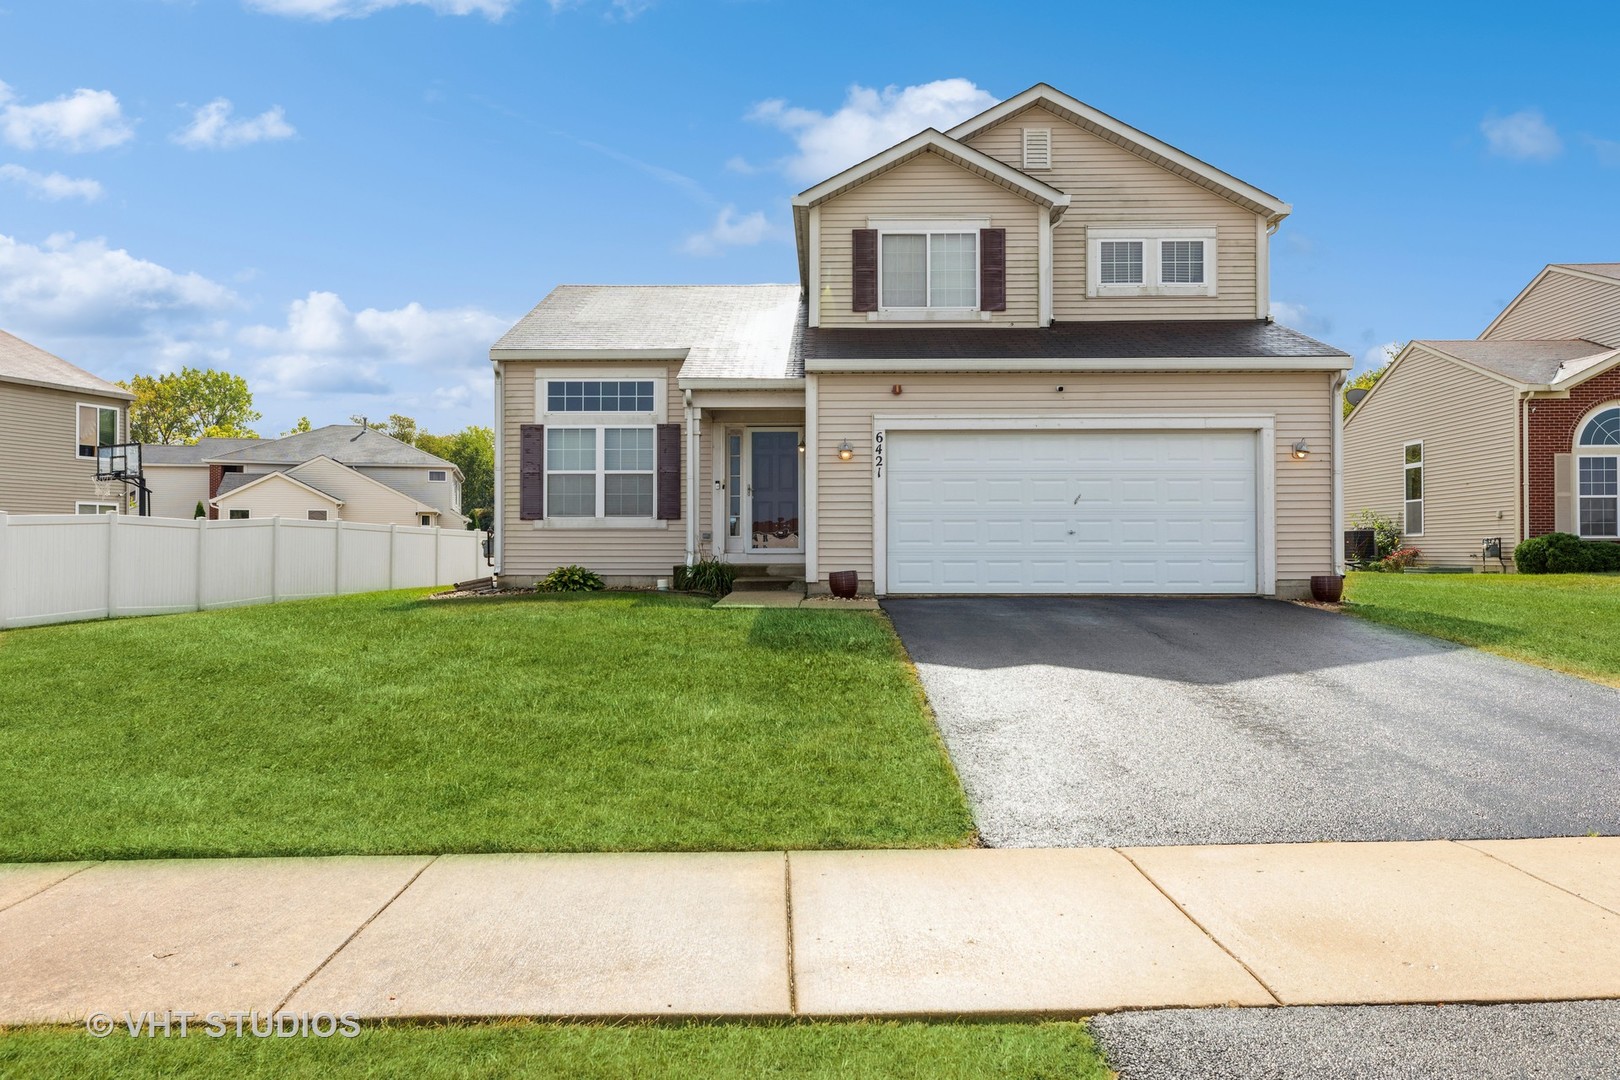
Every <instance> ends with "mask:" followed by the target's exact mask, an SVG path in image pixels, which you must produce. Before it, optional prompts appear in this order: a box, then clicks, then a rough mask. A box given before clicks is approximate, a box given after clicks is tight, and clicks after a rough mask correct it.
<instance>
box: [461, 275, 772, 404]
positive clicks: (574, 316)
mask: <svg viewBox="0 0 1620 1080" xmlns="http://www.w3.org/2000/svg"><path fill="white" fill-rule="evenodd" d="M800 307H801V305H800V303H799V287H798V286H797V285H559V286H558V287H557V288H555V289H553V290H552V291H551V293H550V294H549V295H547V296H546V298H545V299H544V300H542V301H540V303H538V304H536V305H535V307H534V310H532V311H530V312H529V313H528V314H527V315H525V316H523V318H522V319H520V320H518V323H517V325H515V326H513V327H512V328H511V329H510V330H508V331H507V332H506V333H505V334H504V335H502V336H501V339H500V340H499V341H497V342H496V343H495V345H494V347H493V348H491V349H490V350H489V357H490V359H491V360H591V359H610V360H637V359H640V360H681V361H684V362H683V363H682V365H681V371H680V378H681V381H682V383H683V384H685V383H686V382H687V380H689V379H697V380H703V379H761V380H775V379H798V378H801V377H802V376H803V375H804V368H803V367H802V366H800V365H799V364H798V362H797V361H798V355H797V350H796V349H795V348H794V335H795V332H796V328H797V326H798V322H799V311H800Z"/></svg>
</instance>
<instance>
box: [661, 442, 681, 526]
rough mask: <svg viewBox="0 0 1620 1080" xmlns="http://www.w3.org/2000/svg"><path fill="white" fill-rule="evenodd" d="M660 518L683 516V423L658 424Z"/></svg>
mask: <svg viewBox="0 0 1620 1080" xmlns="http://www.w3.org/2000/svg"><path fill="white" fill-rule="evenodd" d="M657 484H658V494H657V501H658V520H659V521H678V520H680V516H681V425H679V424H659V425H658V480H657Z"/></svg>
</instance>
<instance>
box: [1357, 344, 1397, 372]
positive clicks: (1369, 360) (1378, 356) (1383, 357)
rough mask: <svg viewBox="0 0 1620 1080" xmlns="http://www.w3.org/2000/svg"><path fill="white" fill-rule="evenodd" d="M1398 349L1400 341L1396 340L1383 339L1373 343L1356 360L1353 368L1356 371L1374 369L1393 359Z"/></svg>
mask: <svg viewBox="0 0 1620 1080" xmlns="http://www.w3.org/2000/svg"><path fill="white" fill-rule="evenodd" d="M1400 351H1401V343H1400V342H1398V341H1385V342H1382V343H1381V344H1378V345H1374V346H1373V347H1372V348H1370V349H1368V350H1367V351H1366V352H1363V353H1362V354H1361V357H1360V358H1359V359H1358V360H1357V361H1356V367H1355V370H1356V371H1358V372H1361V371H1376V370H1377V369H1378V368H1381V367H1383V366H1384V365H1385V364H1387V363H1389V362H1390V361H1391V360H1393V359H1395V356H1396V354H1397V353H1399V352H1400Z"/></svg>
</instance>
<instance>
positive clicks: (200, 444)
mask: <svg viewBox="0 0 1620 1080" xmlns="http://www.w3.org/2000/svg"><path fill="white" fill-rule="evenodd" d="M258 441H259V440H258V439H198V440H197V441H196V442H194V443H191V444H190V445H169V444H164V443H148V444H146V445H144V446H142V447H141V464H142V465H143V466H145V465H198V466H202V465H206V464H208V459H209V458H211V457H213V456H214V455H216V454H223V453H226V452H228V451H231V450H236V449H239V448H241V447H243V446H247V445H249V444H251V443H256V442H258Z"/></svg>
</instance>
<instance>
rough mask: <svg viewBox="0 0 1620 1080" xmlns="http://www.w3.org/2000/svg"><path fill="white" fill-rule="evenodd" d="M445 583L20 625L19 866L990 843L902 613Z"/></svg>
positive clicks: (3, 682)
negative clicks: (928, 698) (966, 794)
mask: <svg viewBox="0 0 1620 1080" xmlns="http://www.w3.org/2000/svg"><path fill="white" fill-rule="evenodd" d="M422 595H423V594H422V593H421V592H408V593H398V592H396V593H381V594H370V595H364V596H353V597H344V598H341V599H334V600H314V601H304V602H298V603H288V604H279V605H266V606H261V607H251V608H239V609H235V610H229V611H216V612H206V613H200V614H192V615H171V616H163V617H158V618H148V619H124V620H114V621H100V622H90V623H77V624H72V625H66V626H54V627H42V628H35V629H28V630H14V631H9V632H7V633H5V634H0V822H4V827H3V828H0V862H4V861H34V860H51V859H81V858H146V857H161V856H224V855H293V854H337V853H356V854H365V853H389V852H398V853H405V852H478V851H620V850H715V849H723V850H740V849H771V848H829V847H832V848H836V847H895V846H899V847H934V846H950V845H959V844H963V843H966V842H968V841H969V840H970V838H971V831H972V821H971V819H970V817H969V814H968V810H967V806H966V803H965V801H964V798H963V795H962V792H961V788H960V786H959V785H958V784H957V781H956V778H955V775H954V773H953V771H952V769H951V766H950V763H949V760H948V759H947V758H946V756H945V753H944V749H943V746H942V745H941V743H940V741H939V738H938V734H937V732H936V731H935V729H934V727H933V725H932V722H931V720H930V718H929V716H928V714H927V711H926V706H925V704H924V700H923V697H922V691H921V688H920V687H919V685H918V684H917V681H916V677H915V675H914V673H913V672H912V671H911V669H910V667H909V665H908V664H907V663H906V661H905V657H904V653H903V651H902V650H901V648H900V644H899V641H898V640H897V639H896V638H895V636H894V633H893V631H892V630H891V629H890V627H889V625H888V622H887V620H886V619H885V618H883V617H882V616H881V615H878V614H872V613H858V612H836V611H797V610H731V611H725V610H722V611H712V610H709V607H708V605H707V603H706V602H705V601H701V600H697V599H694V598H690V597H684V596H671V595H655V594H631V593H616V594H596V595H591V596H574V597H570V596H559V597H535V596H526V597H514V598H511V599H481V600H465V601H429V600H424V599H422Z"/></svg>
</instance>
